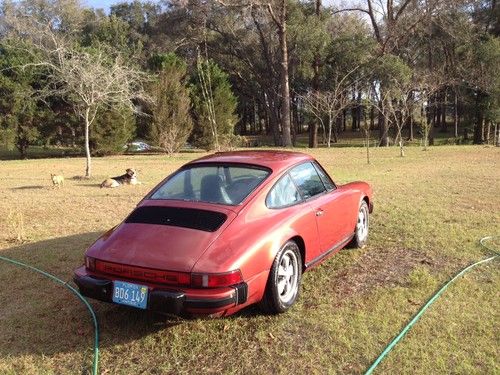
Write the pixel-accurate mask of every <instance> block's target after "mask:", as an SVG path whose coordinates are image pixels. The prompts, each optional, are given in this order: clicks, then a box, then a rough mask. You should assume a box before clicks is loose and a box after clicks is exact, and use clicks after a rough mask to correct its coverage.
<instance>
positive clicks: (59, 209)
mask: <svg viewBox="0 0 500 375" xmlns="http://www.w3.org/2000/svg"><path fill="white" fill-rule="evenodd" d="M309 151H310V152H311V153H312V154H313V155H314V156H316V157H317V158H318V160H319V161H320V162H321V163H322V164H323V165H324V166H325V167H326V169H327V170H328V172H329V173H330V174H331V175H332V177H333V178H334V180H335V181H337V182H339V183H344V182H347V181H351V180H366V181H369V182H370V183H371V184H372V186H373V188H374V194H375V196H374V202H375V211H374V213H373V215H372V217H371V232H370V240H369V245H368V246H367V247H366V248H365V249H363V250H359V251H358V250H356V251H349V250H344V251H341V252H340V253H339V254H337V255H335V256H333V257H332V258H330V259H329V260H327V261H326V262H324V263H323V264H322V265H321V266H319V267H318V268H316V269H314V270H312V271H311V272H308V273H306V274H305V275H304V278H303V288H302V294H301V296H300V300H299V302H298V303H297V305H296V306H294V308H293V309H292V310H290V311H289V312H288V313H286V314H282V315H279V316H266V315H263V314H261V313H260V312H259V311H258V309H256V308H254V307H251V308H248V309H246V310H245V311H243V312H242V313H240V314H238V315H236V316H234V317H230V318H225V319H215V320H210V319H207V320H203V319H197V320H181V319H176V318H165V317H162V316H159V315H155V314H150V313H144V312H141V311H137V310H133V309H127V308H122V307H117V306H114V305H110V304H105V303H100V302H96V301H91V303H92V305H93V306H94V307H95V309H96V312H97V316H98V319H99V321H100V325H101V333H102V336H101V354H102V356H101V363H100V367H101V369H102V371H103V373H113V374H114V373H118V374H121V373H123V374H125V373H127V374H128V373H152V374H165V373H171V374H178V373H181V374H182V373H193V374H197V373H227V374H233V373H234V374H236V373H252V374H268V373H283V374H289V373H297V374H301V373H313V374H314V373H317V374H325V373H331V374H336V373H339V374H344V373H353V374H354V373H361V372H363V371H364V370H366V368H367V367H368V366H369V365H370V363H371V362H372V361H373V360H374V359H375V357H376V356H377V355H378V354H379V353H380V351H381V350H382V349H383V348H384V347H385V345H386V344H387V343H388V342H389V340H390V339H391V338H392V337H394V336H395V335H396V334H397V333H398V332H399V330H400V329H401V328H402V327H403V326H404V325H405V323H406V322H407V321H408V320H409V319H410V318H411V317H412V316H413V314H415V313H416V311H418V309H419V307H420V306H421V305H422V304H423V303H425V301H426V300H427V299H428V298H429V297H430V296H431V295H432V293H433V292H434V291H435V290H436V289H437V288H438V287H439V286H440V285H441V284H442V283H443V282H445V281H446V280H447V279H449V278H450V277H451V276H452V275H453V274H454V273H455V272H456V271H458V270H459V269H461V268H463V267H464V266H465V265H467V264H469V263H471V262H473V261H476V260H479V259H482V258H484V257H486V255H487V254H486V252H485V251H484V250H483V249H482V248H481V247H480V246H479V245H478V240H479V238H481V237H483V236H485V235H491V234H500V233H498V228H499V221H500V217H499V213H498V212H499V211H498V207H499V206H500V198H499V195H498V187H499V181H500V171H499V169H498V162H499V160H500V149H499V148H494V147H472V146H444V147H435V148H430V150H429V151H427V152H423V151H421V150H420V148H417V147H411V148H408V149H407V156H406V157H405V158H400V157H398V150H397V149H396V148H387V149H382V148H377V149H373V150H372V154H371V156H372V164H371V165H367V164H366V161H365V151H364V150H363V149H361V148H336V149H331V150H327V149H319V150H314V151H313V150H309ZM197 156H200V155H199V154H198V155H197V154H180V155H178V156H176V157H174V158H167V157H164V156H157V155H156V156H147V155H138V156H121V157H111V158H99V159H94V176H95V177H94V178H93V179H91V180H80V179H72V177H73V176H78V175H81V174H82V173H83V168H84V160H83V158H71V159H40V160H29V161H3V162H1V163H2V164H1V167H0V170H1V172H2V178H0V198H1V199H0V249H3V250H1V252H0V253H1V254H2V255H4V256H9V257H12V258H16V259H20V260H23V261H26V262H29V263H30V264H33V265H35V266H37V267H40V268H42V269H44V270H47V271H49V272H52V273H54V274H55V275H57V276H59V277H61V278H63V279H65V280H68V281H69V280H71V278H72V270H73V269H74V268H75V267H77V266H79V265H80V264H81V263H82V256H83V253H84V251H85V249H86V247H87V246H88V245H90V244H91V243H92V241H93V240H95V239H96V238H97V237H98V236H99V234H100V233H102V232H103V231H104V230H106V229H108V228H109V227H111V226H113V225H115V224H116V223H118V222H120V221H121V220H122V219H123V218H124V217H125V215H126V214H127V213H128V212H129V211H130V210H131V209H132V208H133V207H134V206H135V205H136V204H137V202H138V201H139V200H140V199H141V197H142V196H143V195H144V194H145V193H146V192H147V191H149V190H150V189H151V188H152V187H153V186H154V185H155V184H156V183H157V182H159V181H160V180H161V179H162V178H163V177H164V176H166V175H167V174H168V173H170V172H172V171H173V170H174V169H175V168H177V167H179V166H180V165H182V164H183V163H185V162H187V161H188V160H191V159H193V158H195V157H197ZM127 167H135V168H136V169H138V170H139V179H140V180H141V181H143V182H144V184H143V185H140V186H135V187H132V186H127V187H123V188H120V189H113V190H106V189H99V188H98V183H99V182H100V181H101V180H102V179H104V178H106V177H107V176H109V175H116V174H119V173H121V172H122V171H123V170H125V168H127ZM51 172H52V173H55V172H57V173H62V174H64V176H65V177H66V183H65V185H64V187H62V188H60V189H53V188H52V187H51V186H50V185H51V181H50V176H49V174H50V173H51ZM18 235H20V237H22V238H23V239H24V241H25V242H24V243H22V244H20V243H15V239H16V238H17V237H18ZM497 248H498V243H497ZM0 285H2V289H1V290H0V299H1V301H2V305H1V306H2V307H0V332H1V334H0V373H7V374H10V373H16V374H17V373H23V374H24V373H34V374H35V373H42V374H61V373H63V374H64V373H77V372H82V369H87V370H88V369H89V368H90V364H91V361H92V351H91V350H92V334H93V332H92V325H91V321H90V318H89V317H88V314H87V312H86V310H85V307H84V306H83V305H81V304H80V303H79V302H77V300H76V299H75V298H74V297H73V296H72V295H71V294H70V293H69V292H67V291H66V290H65V289H64V288H61V287H60V286H57V285H54V284H52V283H51V282H50V281H48V280H45V279H43V278H42V277H40V276H37V275H35V274H32V273H29V272H27V271H25V270H22V269H18V268H16V267H12V266H10V265H7V264H3V263H0ZM499 286H500V277H499V272H498V262H497V261H495V262H493V263H490V264H489V265H484V266H479V267H478V268H476V269H474V270H473V271H471V272H470V273H468V274H467V275H466V276H465V277H463V278H461V279H460V280H458V282H457V283H456V284H454V285H452V286H451V287H450V288H449V289H448V290H447V291H446V292H445V294H444V295H443V296H442V297H441V298H440V299H439V300H438V301H436V303H435V304H434V305H432V307H431V308H430V309H429V310H428V312H427V313H426V314H425V315H424V317H423V318H422V319H421V320H420V321H419V322H418V323H417V324H416V325H415V326H414V328H413V329H412V330H411V331H410V332H409V333H408V335H407V336H406V337H405V338H404V339H403V340H402V341H401V342H400V344H399V345H397V346H396V348H395V349H394V351H393V352H391V353H390V354H389V356H388V357H387V358H386V360H384V361H383V362H382V364H381V366H380V368H379V369H378V371H377V373H403V374H406V373H408V374H410V373H411V374H414V373H417V374H430V373H438V374H448V373H457V374H485V373H498V372H499V371H500V365H499V363H500V361H499V357H500V356H499V351H498V348H499V347H500V345H499V337H498V334H496V332H497V331H498V330H497V329H496V328H497V325H498V324H497V323H498V311H499V303H498V288H499Z"/></svg>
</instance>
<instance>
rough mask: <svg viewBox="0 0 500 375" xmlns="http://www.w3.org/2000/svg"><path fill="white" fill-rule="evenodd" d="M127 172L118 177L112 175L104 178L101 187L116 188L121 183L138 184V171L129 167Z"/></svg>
mask: <svg viewBox="0 0 500 375" xmlns="http://www.w3.org/2000/svg"><path fill="white" fill-rule="evenodd" d="M125 172H127V173H125V174H123V175H121V176H117V177H111V178H108V179H106V180H104V181H103V182H102V183H101V188H103V187H105V188H115V187H118V186H120V185H137V184H139V183H140V182H139V181H137V173H136V172H135V170H134V169H132V168H128V169H127V170H126V171H125Z"/></svg>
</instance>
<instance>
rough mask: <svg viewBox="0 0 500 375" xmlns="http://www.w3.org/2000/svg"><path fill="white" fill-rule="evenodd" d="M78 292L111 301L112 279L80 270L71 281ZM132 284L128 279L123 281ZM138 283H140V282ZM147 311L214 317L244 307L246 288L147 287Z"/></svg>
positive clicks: (241, 285) (245, 286)
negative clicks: (212, 315) (176, 288)
mask: <svg viewBox="0 0 500 375" xmlns="http://www.w3.org/2000/svg"><path fill="white" fill-rule="evenodd" d="M73 280H74V282H75V283H76V285H77V286H78V288H79V290H80V293H81V294H82V295H84V296H86V297H89V298H93V299H97V300H100V301H104V302H110V303H113V301H112V296H113V279H108V278H105V277H101V276H95V275H90V274H87V273H86V272H85V271H84V268H83V267H81V268H79V269H77V270H76V271H75V275H74V278H73ZM126 281H129V282H134V281H131V280H126ZM141 284H144V283H142V282H141ZM148 288H149V292H148V303H147V309H148V310H152V311H156V312H160V313H166V314H175V315H182V314H185V313H187V314H203V315H205V314H206V315H210V314H218V313H224V311H225V310H228V309H231V308H234V307H235V306H237V305H241V304H244V303H245V302H246V301H247V296H248V286H247V284H246V283H240V284H237V285H234V286H232V287H229V288H223V289H222V290H221V289H212V290H210V289H206V290H202V291H201V292H203V293H202V294H201V295H200V291H198V290H192V289H186V290H174V289H171V288H168V287H158V286H152V285H148Z"/></svg>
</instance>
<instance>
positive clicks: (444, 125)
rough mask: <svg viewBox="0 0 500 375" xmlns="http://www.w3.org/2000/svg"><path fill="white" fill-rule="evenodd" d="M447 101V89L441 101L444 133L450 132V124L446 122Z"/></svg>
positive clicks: (442, 129)
mask: <svg viewBox="0 0 500 375" xmlns="http://www.w3.org/2000/svg"><path fill="white" fill-rule="evenodd" d="M447 106H448V103H447V91H444V92H443V101H442V102H441V131H442V132H443V133H447V132H448V124H447V123H446V107H447Z"/></svg>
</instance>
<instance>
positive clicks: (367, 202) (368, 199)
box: [361, 195, 373, 213]
mask: <svg viewBox="0 0 500 375" xmlns="http://www.w3.org/2000/svg"><path fill="white" fill-rule="evenodd" d="M361 201H365V202H366V204H367V206H368V212H369V213H372V212H373V204H372V202H371V201H370V198H368V196H367V195H363V198H361Z"/></svg>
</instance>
